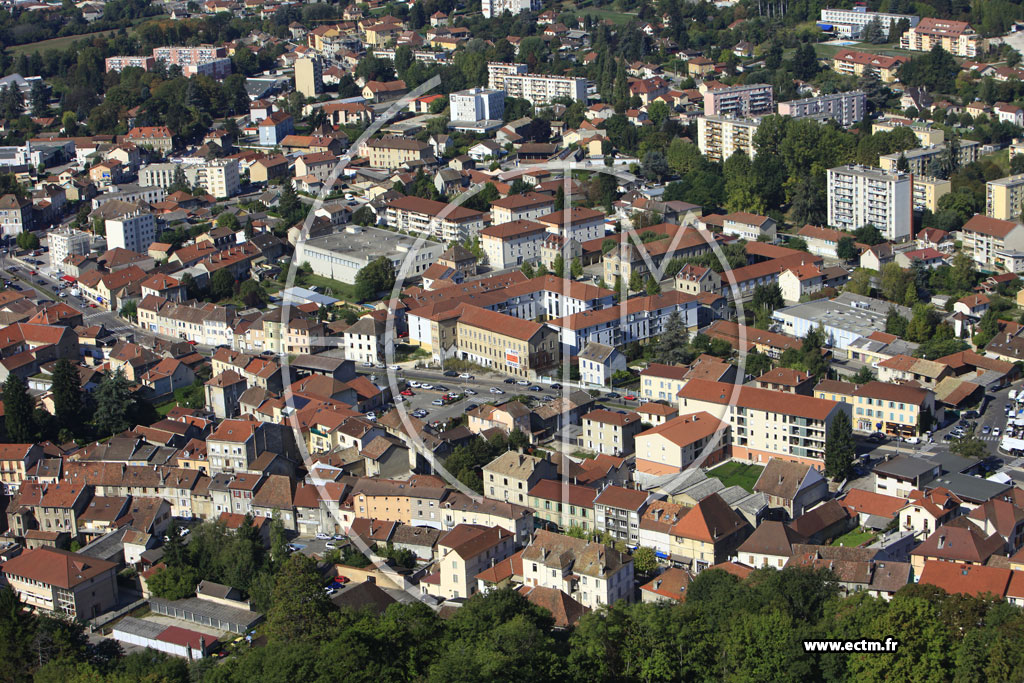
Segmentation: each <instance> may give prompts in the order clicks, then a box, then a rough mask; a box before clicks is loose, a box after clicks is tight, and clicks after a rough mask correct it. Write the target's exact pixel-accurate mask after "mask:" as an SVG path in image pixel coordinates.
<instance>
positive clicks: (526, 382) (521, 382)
mask: <svg viewBox="0 0 1024 683" xmlns="http://www.w3.org/2000/svg"><path fill="white" fill-rule="evenodd" d="M516 384H518V385H519V386H521V387H525V386H528V385H529V384H530V380H528V379H520V380H517V381H516Z"/></svg>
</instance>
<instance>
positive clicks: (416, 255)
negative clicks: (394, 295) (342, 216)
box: [295, 224, 444, 285]
mask: <svg viewBox="0 0 1024 683" xmlns="http://www.w3.org/2000/svg"><path fill="white" fill-rule="evenodd" d="M416 242H417V239H416V238H415V237H411V236H409V235H400V234H398V233H394V232H391V231H390V230H381V229H379V228H364V227H361V226H358V225H355V224H350V225H347V226H345V229H344V230H343V231H341V232H336V233H332V234H330V235H324V236H322V237H314V238H312V239H308V240H305V241H300V242H299V243H297V244H296V245H295V262H296V263H308V264H309V265H310V267H311V268H312V269H313V273H314V274H315V275H319V276H321V277H327V278H331V279H332V280H338V281H339V282H344V283H345V284H349V285H351V284H355V281H356V275H357V274H358V273H359V271H360V270H362V269H363V268H365V267H366V266H367V265H369V264H370V263H372V262H373V261H375V260H377V259H379V258H381V257H384V258H386V259H388V260H389V261H390V262H391V265H392V267H393V268H394V269H395V273H402V274H404V275H405V276H406V278H415V277H419V276H420V275H422V274H423V272H424V271H425V270H427V268H429V267H430V266H432V265H433V264H434V263H435V262H436V261H437V259H438V258H439V257H440V256H441V254H442V253H443V252H444V245H443V244H440V243H438V242H433V241H430V240H422V241H421V242H420V244H419V245H418V246H417V244H416ZM403 269H404V270H403Z"/></svg>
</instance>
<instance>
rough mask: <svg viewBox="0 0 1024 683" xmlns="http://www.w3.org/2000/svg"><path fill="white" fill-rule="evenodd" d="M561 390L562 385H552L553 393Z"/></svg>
mask: <svg viewBox="0 0 1024 683" xmlns="http://www.w3.org/2000/svg"><path fill="white" fill-rule="evenodd" d="M561 388H562V385H561V384H557V383H556V384H552V385H551V389H552V390H553V391H558V390H559V389H561Z"/></svg>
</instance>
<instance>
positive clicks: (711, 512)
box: [669, 493, 753, 572]
mask: <svg viewBox="0 0 1024 683" xmlns="http://www.w3.org/2000/svg"><path fill="white" fill-rule="evenodd" d="M751 531H753V529H752V528H751V526H750V524H748V523H747V522H746V520H744V519H743V517H741V516H740V515H739V514H737V513H736V512H735V511H734V510H733V509H732V508H731V507H729V504H728V503H726V502H725V500H723V499H722V497H721V496H720V495H719V494H718V493H712V494H711V495H709V496H707V497H705V498H704V499H702V500H701V501H699V502H698V503H697V505H695V506H694V507H692V508H690V509H689V510H688V511H687V512H686V514H685V515H683V517H682V519H680V520H679V521H678V522H676V523H675V524H674V525H673V526H672V529H671V531H670V532H669V534H670V535H671V551H672V552H671V556H670V559H671V560H672V562H673V563H674V564H677V565H682V566H684V567H686V568H689V569H691V570H692V571H695V572H700V571H703V570H704V569H707V568H708V567H710V566H712V565H716V564H720V563H722V562H726V561H727V560H729V558H731V557H733V556H735V555H736V549H737V548H739V546H740V544H741V543H743V541H745V540H746V539H747V537H748V536H749V535H750V533H751Z"/></svg>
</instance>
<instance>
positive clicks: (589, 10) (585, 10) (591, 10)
mask: <svg viewBox="0 0 1024 683" xmlns="http://www.w3.org/2000/svg"><path fill="white" fill-rule="evenodd" d="M562 9H563V11H567V12H573V13H574V14H589V15H590V16H592V17H594V18H595V19H610V20H611V21H612V22H613V23H615V24H628V23H629V22H630V21H632V20H633V19H636V18H637V16H636V14H630V13H628V12H616V11H615V10H611V9H603V8H595V7H587V6H586V3H581V4H579V5H577V4H575V3H566V4H565V6H564V7H563V8H562Z"/></svg>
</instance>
